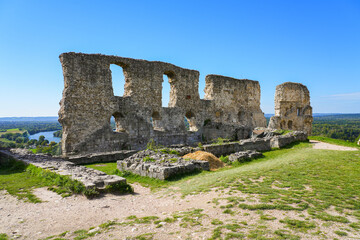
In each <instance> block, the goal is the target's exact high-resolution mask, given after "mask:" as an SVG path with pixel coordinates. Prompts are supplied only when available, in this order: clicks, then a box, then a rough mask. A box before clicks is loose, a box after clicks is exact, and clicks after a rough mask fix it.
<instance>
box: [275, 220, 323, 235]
mask: <svg viewBox="0 0 360 240" xmlns="http://www.w3.org/2000/svg"><path fill="white" fill-rule="evenodd" d="M280 222H281V223H284V224H286V225H285V226H286V227H288V228H291V229H294V230H299V231H302V232H307V231H308V230H310V229H314V228H316V224H315V223H314V222H309V221H302V220H296V219H290V218H285V219H282V220H280Z"/></svg>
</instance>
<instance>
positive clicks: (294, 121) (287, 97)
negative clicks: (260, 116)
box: [269, 82, 313, 135]
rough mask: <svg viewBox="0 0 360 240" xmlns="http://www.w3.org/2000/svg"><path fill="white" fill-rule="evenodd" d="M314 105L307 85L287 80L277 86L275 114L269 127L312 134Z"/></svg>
mask: <svg viewBox="0 0 360 240" xmlns="http://www.w3.org/2000/svg"><path fill="white" fill-rule="evenodd" d="M312 121H313V117H312V107H311V106H310V94H309V90H308V89H307V87H306V86H304V85H302V84H300V83H293V82H286V83H283V84H280V85H278V86H276V92H275V116H273V117H271V119H270V122H269V128H274V129H284V130H298V131H305V132H307V134H308V135H310V134H311V127H312Z"/></svg>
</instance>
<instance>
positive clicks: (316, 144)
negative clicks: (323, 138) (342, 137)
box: [310, 140, 358, 151]
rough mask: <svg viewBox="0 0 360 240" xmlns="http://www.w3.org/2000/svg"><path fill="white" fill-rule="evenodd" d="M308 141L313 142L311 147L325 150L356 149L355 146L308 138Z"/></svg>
mask: <svg viewBox="0 0 360 240" xmlns="http://www.w3.org/2000/svg"><path fill="white" fill-rule="evenodd" d="M310 143H311V144H313V149H325V150H337V151H358V149H357V148H352V147H344V146H339V145H334V144H330V143H324V142H320V141H316V140H310Z"/></svg>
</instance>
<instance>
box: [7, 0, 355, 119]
mask: <svg viewBox="0 0 360 240" xmlns="http://www.w3.org/2000/svg"><path fill="white" fill-rule="evenodd" d="M63 52H84V53H103V54H111V55H118V56H123V57H131V58H139V59H147V60H154V61H164V62H170V63H173V64H175V65H178V66H180V67H184V68H190V69H196V70H198V71H200V83H199V93H200V96H201V97H203V95H204V87H205V76H206V75H207V74H220V75H225V76H230V77H234V78H248V79H253V80H257V81H259V82H260V86H261V95H262V96H261V107H262V110H263V111H264V112H265V113H273V112H274V93H275V87H276V85H278V84H281V83H283V82H286V81H292V82H300V83H303V84H305V85H307V87H308V88H309V90H310V94H311V104H312V106H313V109H314V112H316V113H330V112H332V113H334V112H335V113H359V112H360V1H359V0H337V1H332V0H323V1H321V0H312V1H306V0H301V1H300V0H299V1H295V0H293V1H288V0H283V1H277V0H271V1H270V0H263V1H260V0H251V1H241V0H239V1H225V0H224V1H194V0H193V1H183V0H182V1H176V2H175V1H156V0H152V1H135V0H134V1H105V0H104V1H92V0H87V1H36V0H33V1H29V0H26V1H17V0H9V1H4V0H0V86H1V91H0V117H9V116H56V115H57V112H58V110H59V101H60V99H61V95H62V90H63V76H62V69H61V64H60V62H59V58H58V56H59V55H60V54H61V53H63ZM121 77H122V76H121V73H120V72H119V71H118V70H116V69H115V70H114V73H113V78H114V79H118V80H117V83H116V84H115V85H114V86H115V87H116V88H119V89H120V88H123V86H121V84H119V83H121ZM117 84H118V85H117ZM164 91H165V92H166V93H168V92H169V90H168V89H167V88H165V89H164ZM164 98H168V96H165V97H164Z"/></svg>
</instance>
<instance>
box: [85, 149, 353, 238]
mask: <svg viewBox="0 0 360 240" xmlns="http://www.w3.org/2000/svg"><path fill="white" fill-rule="evenodd" d="M264 155H265V157H264V158H261V159H257V160H254V161H252V162H249V163H246V164H242V165H239V166H236V167H232V168H227V169H222V170H219V171H215V172H202V173H200V174H197V175H193V176H187V177H184V178H182V179H180V180H178V181H162V182H160V183H159V182H158V181H152V180H149V179H147V178H139V179H134V178H131V177H130V178H128V179H131V180H130V181H132V182H134V181H138V182H139V183H141V184H144V185H148V186H151V187H152V188H153V189H159V188H163V187H166V188H168V189H169V191H180V192H181V193H182V194H183V195H188V194H197V193H199V192H207V191H210V190H213V189H216V191H217V192H224V193H227V194H230V195H232V196H233V197H230V198H229V197H227V198H224V199H213V201H214V202H217V201H219V200H222V202H223V201H226V202H227V203H225V204H223V205H222V206H221V207H223V208H224V209H225V210H224V213H228V214H230V215H232V214H236V212H238V211H240V210H241V209H242V210H249V211H254V212H257V213H259V214H260V215H261V216H260V217H262V219H263V220H264V221H263V223H262V225H264V224H265V223H264V222H267V221H270V220H273V221H278V224H280V225H283V226H284V228H285V229H291V230H292V231H293V232H294V233H301V234H305V233H307V232H308V231H309V232H311V234H312V235H315V236H318V237H319V238H326V234H327V233H324V232H322V231H320V228H321V227H324V226H325V227H328V226H333V227H334V231H336V232H335V234H336V236H339V237H341V236H342V237H344V236H348V234H351V233H354V232H359V230H360V201H359V199H360V181H359V179H360V151H334V150H317V149H312V148H311V145H310V144H309V143H299V144H295V145H293V146H292V147H290V148H287V149H281V150H274V151H270V152H265V153H264ZM88 167H92V168H96V169H99V170H102V171H105V172H107V173H116V169H115V167H116V165H115V164H114V163H108V164H94V165H88ZM169 187H171V188H169ZM173 189H178V190H173ZM241 194H246V195H247V197H246V198H243V197H237V196H238V195H241ZM274 210H277V211H280V212H283V215H287V214H288V213H287V212H295V213H296V215H297V216H298V218H296V219H292V218H285V219H277V220H276V218H273V217H272V216H271V214H268V211H274ZM230 215H229V216H230ZM265 225H266V224H265ZM223 230H226V227H224V226H223V228H220V229H218V231H220V232H218V235H219V234H220V235H219V236H221V232H222V231H223ZM284 231H285V230H284ZM286 231H287V230H286ZM286 231H285V232H283V233H284V236H287V235H286V234H285V233H286ZM258 233H259V234H260V235H256V236H257V237H255V238H252V237H249V236H248V237H249V238H250V239H299V236H296V235H291V236H290V235H288V237H289V238H288V237H283V238H282V237H279V236H282V233H281V232H278V233H273V234H274V236H275V237H274V238H266V237H264V236H265V235H269V232H267V231H266V230H259V232H258ZM218 235H217V234H216V232H215V230H214V236H218ZM214 239H217V238H216V237H215V238H214Z"/></svg>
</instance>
